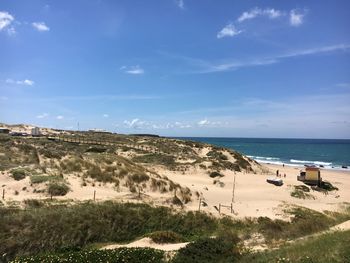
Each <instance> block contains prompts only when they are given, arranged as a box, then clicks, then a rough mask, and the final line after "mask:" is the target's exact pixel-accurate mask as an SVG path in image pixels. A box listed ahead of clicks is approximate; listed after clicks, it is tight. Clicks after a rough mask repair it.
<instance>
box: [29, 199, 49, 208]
mask: <svg viewBox="0 0 350 263" xmlns="http://www.w3.org/2000/svg"><path fill="white" fill-rule="evenodd" d="M24 204H25V205H26V207H29V208H39V207H42V206H44V204H43V202H41V201H40V200H37V199H26V200H24Z"/></svg>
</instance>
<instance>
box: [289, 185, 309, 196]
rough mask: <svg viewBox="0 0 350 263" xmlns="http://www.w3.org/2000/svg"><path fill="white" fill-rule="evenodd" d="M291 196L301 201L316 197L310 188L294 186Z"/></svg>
mask: <svg viewBox="0 0 350 263" xmlns="http://www.w3.org/2000/svg"><path fill="white" fill-rule="evenodd" d="M290 195H291V196H292V197H295V198H299V199H315V197H314V196H313V195H311V194H310V188H309V187H307V186H306V185H293V191H292V192H291V193H290Z"/></svg>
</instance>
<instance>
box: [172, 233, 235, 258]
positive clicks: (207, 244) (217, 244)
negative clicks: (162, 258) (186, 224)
mask: <svg viewBox="0 0 350 263" xmlns="http://www.w3.org/2000/svg"><path fill="white" fill-rule="evenodd" d="M237 244H238V239H226V238H224V237H218V238H209V237H207V238H200V239H198V240H196V241H194V242H192V243H190V244H188V245H187V246H186V247H184V248H181V249H180V250H179V251H178V253H177V254H176V256H175V258H174V259H173V263H187V262H188V263H212V262H222V263H224V262H235V261H237V259H239V258H240V257H241V252H240V250H239V248H238V245H237Z"/></svg>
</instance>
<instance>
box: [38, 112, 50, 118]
mask: <svg viewBox="0 0 350 263" xmlns="http://www.w3.org/2000/svg"><path fill="white" fill-rule="evenodd" d="M36 117H37V118H38V119H44V118H47V117H49V114H48V113H42V114H40V115H37V116H36Z"/></svg>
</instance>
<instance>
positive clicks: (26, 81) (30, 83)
mask: <svg viewBox="0 0 350 263" xmlns="http://www.w3.org/2000/svg"><path fill="white" fill-rule="evenodd" d="M5 82H6V83H7V84H17V85H26V86H33V85H34V81H33V80H30V79H24V80H13V79H6V80H5Z"/></svg>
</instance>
